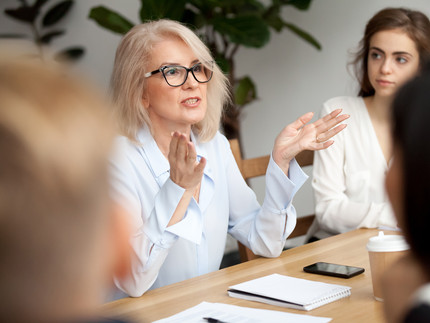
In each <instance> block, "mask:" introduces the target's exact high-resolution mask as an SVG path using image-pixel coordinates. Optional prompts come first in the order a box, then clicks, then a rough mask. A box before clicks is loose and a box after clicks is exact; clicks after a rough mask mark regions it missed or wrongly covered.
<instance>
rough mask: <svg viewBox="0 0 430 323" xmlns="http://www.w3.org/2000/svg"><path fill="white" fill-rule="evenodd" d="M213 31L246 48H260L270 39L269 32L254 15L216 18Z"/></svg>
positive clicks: (262, 21)
mask: <svg viewBox="0 0 430 323" xmlns="http://www.w3.org/2000/svg"><path fill="white" fill-rule="evenodd" d="M213 26H214V29H215V30H216V31H217V32H219V33H220V34H221V35H226V36H227V37H228V38H229V39H230V41H231V42H233V43H236V44H239V45H243V46H246V47H254V48H260V47H263V46H264V45H266V44H267V43H268V42H269V39H270V31H269V28H268V26H267V25H266V23H265V22H264V20H263V19H262V18H259V17H257V16H254V15H238V16H236V17H234V18H227V17H220V16H218V17H216V18H215V19H214V20H213Z"/></svg>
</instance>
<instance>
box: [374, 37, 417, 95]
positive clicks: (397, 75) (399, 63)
mask: <svg viewBox="0 0 430 323" xmlns="http://www.w3.org/2000/svg"><path fill="white" fill-rule="evenodd" d="M419 64H420V57H419V53H418V50H417V48H416V46H415V43H414V41H413V40H412V39H411V38H409V36H408V35H407V34H406V33H405V32H404V31H402V30H401V29H392V30H384V31H380V32H377V33H376V34H374V35H373V36H372V38H371V39H370V46H369V56H368V64H367V69H368V74H369V81H370V84H372V86H373V88H374V89H375V95H378V96H382V97H392V96H393V95H394V94H395V92H396V90H397V89H398V88H399V87H401V86H402V85H403V84H404V83H405V82H406V81H408V80H409V79H410V78H412V77H413V76H415V75H416V73H417V72H418V68H419Z"/></svg>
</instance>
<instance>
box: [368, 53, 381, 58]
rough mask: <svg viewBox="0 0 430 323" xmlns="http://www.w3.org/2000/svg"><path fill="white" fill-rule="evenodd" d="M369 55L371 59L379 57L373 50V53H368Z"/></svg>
mask: <svg viewBox="0 0 430 323" xmlns="http://www.w3.org/2000/svg"><path fill="white" fill-rule="evenodd" d="M370 57H371V58H373V59H379V58H381V54H379V53H375V52H373V53H370Z"/></svg>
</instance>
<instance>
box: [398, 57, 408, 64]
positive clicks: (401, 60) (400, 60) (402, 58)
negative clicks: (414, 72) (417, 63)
mask: <svg viewBox="0 0 430 323" xmlns="http://www.w3.org/2000/svg"><path fill="white" fill-rule="evenodd" d="M397 61H398V62H399V63H400V64H405V63H406V62H407V59H406V58H404V57H397Z"/></svg>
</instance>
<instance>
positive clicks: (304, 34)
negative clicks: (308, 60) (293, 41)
mask: <svg viewBox="0 0 430 323" xmlns="http://www.w3.org/2000/svg"><path fill="white" fill-rule="evenodd" d="M284 26H285V27H286V28H288V29H289V30H291V31H292V32H293V33H295V34H296V35H297V36H299V37H300V38H302V39H303V40H305V41H307V42H308V43H309V44H311V45H312V46H314V47H315V48H316V49H318V50H321V44H320V43H319V42H318V41H317V40H316V39H315V38H314V37H313V36H311V35H310V34H309V33H308V32H306V31H304V30H303V29H301V28H299V27H297V26H296V25H293V24H291V23H287V22H284Z"/></svg>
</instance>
